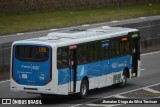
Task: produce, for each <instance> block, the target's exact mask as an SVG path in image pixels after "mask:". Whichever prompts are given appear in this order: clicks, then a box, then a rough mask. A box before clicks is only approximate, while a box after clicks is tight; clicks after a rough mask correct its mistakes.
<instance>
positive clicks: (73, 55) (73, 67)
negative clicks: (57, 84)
mask: <svg viewBox="0 0 160 107" xmlns="http://www.w3.org/2000/svg"><path fill="white" fill-rule="evenodd" d="M69 69H70V73H69V75H70V77H69V78H70V79H69V92H70V93H72V92H76V80H77V78H76V77H77V45H73V46H70V47H69Z"/></svg>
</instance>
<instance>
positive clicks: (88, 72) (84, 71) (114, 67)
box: [58, 55, 132, 85]
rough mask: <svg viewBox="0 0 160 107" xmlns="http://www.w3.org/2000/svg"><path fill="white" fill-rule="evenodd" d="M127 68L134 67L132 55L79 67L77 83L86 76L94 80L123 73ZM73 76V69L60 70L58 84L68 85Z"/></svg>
mask: <svg viewBox="0 0 160 107" xmlns="http://www.w3.org/2000/svg"><path fill="white" fill-rule="evenodd" d="M125 67H128V68H129V69H130V68H131V67H132V66H131V56H130V55H127V56H122V57H118V58H113V59H109V60H103V61H98V62H93V63H89V64H83V65H78V66H77V81H80V80H82V79H83V77H84V76H87V77H88V78H94V77H97V76H102V75H107V74H110V73H115V72H120V71H123V70H124V68H125ZM70 75H71V78H70ZM73 75H74V72H73V69H71V72H70V69H69V68H64V69H59V70H58V84H59V85H61V84H66V83H68V82H69V81H73Z"/></svg>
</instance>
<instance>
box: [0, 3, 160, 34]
mask: <svg viewBox="0 0 160 107" xmlns="http://www.w3.org/2000/svg"><path fill="white" fill-rule="evenodd" d="M151 15H160V3H156V4H152V5H149V4H138V5H131V6H122V7H121V8H120V9H117V8H116V7H106V8H97V9H96V8H92V9H82V10H53V11H49V12H32V13H23V14H10V15H9V14H8V15H0V35H5V34H10V33H16V32H27V31H34V30H42V29H50V28H60V27H67V26H73V25H81V24H90V23H98V22H106V21H111V20H120V19H129V18H135V17H141V16H151Z"/></svg>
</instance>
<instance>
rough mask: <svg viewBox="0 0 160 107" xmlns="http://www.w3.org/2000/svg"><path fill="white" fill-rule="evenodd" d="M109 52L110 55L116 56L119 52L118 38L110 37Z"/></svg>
mask: <svg viewBox="0 0 160 107" xmlns="http://www.w3.org/2000/svg"><path fill="white" fill-rule="evenodd" d="M111 52H112V54H111V55H112V57H117V56H118V55H119V54H120V52H119V40H118V38H116V39H112V41H111Z"/></svg>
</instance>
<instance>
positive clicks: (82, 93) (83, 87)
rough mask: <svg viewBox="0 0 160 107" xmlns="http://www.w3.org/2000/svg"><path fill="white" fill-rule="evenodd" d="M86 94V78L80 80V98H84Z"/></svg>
mask: <svg viewBox="0 0 160 107" xmlns="http://www.w3.org/2000/svg"><path fill="white" fill-rule="evenodd" d="M87 94H88V82H87V81H86V80H82V82H81V86H80V93H79V97H80V98H85V97H86V96H87Z"/></svg>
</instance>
